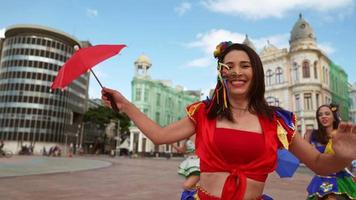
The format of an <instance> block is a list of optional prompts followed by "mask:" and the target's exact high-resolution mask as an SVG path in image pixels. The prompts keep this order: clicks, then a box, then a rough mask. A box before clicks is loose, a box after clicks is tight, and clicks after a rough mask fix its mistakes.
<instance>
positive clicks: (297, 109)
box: [260, 15, 331, 135]
mask: <svg viewBox="0 0 356 200" xmlns="http://www.w3.org/2000/svg"><path fill="white" fill-rule="evenodd" d="M289 44H290V47H289V50H288V49H286V48H283V49H279V48H277V47H276V46H274V45H273V44H271V43H269V42H268V44H267V45H266V46H265V47H264V48H263V49H262V51H261V52H260V57H261V60H262V63H263V66H264V72H265V84H266V100H267V102H268V103H269V104H270V105H276V106H281V107H283V108H285V109H287V110H291V111H293V112H294V113H295V114H296V116H297V121H298V123H297V129H298V131H299V132H300V133H301V134H302V135H303V134H304V133H305V131H306V130H307V129H312V128H317V123H316V120H315V119H316V118H315V117H316V116H315V111H316V109H317V107H318V106H320V105H322V104H327V103H331V91H330V86H329V73H330V64H331V60H330V59H329V58H328V57H327V55H326V54H325V53H324V52H323V51H322V50H321V49H319V48H318V46H317V42H316V38H315V35H314V31H313V29H312V27H311V26H310V25H309V23H308V22H306V21H305V19H304V18H303V17H302V15H300V16H299V19H298V21H297V22H296V23H295V25H294V27H293V29H292V31H291V36H290V41H289Z"/></svg>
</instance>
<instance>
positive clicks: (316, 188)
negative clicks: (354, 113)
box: [305, 104, 356, 200]
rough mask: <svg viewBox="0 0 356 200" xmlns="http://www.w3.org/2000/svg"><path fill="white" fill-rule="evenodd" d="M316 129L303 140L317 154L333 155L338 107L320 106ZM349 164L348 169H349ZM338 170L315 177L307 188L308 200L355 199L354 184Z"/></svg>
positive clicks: (346, 171)
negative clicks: (311, 146) (309, 144)
mask: <svg viewBox="0 0 356 200" xmlns="http://www.w3.org/2000/svg"><path fill="white" fill-rule="evenodd" d="M316 119H317V122H318V129H315V130H313V131H312V132H308V134H306V136H305V138H306V140H307V141H308V142H310V143H311V144H312V145H313V146H314V147H315V148H316V149H317V150H318V151H319V152H321V153H328V154H334V151H333V149H332V138H333V137H334V135H335V134H336V129H337V127H338V126H339V124H340V116H339V114H338V106H337V105H335V104H330V105H321V106H320V107H319V108H318V109H317V111H316ZM351 166H352V165H351V163H350V168H351ZM349 172H350V171H349V170H348V169H347V168H345V170H340V171H339V172H337V173H332V174H328V175H327V176H322V175H315V176H314V177H313V179H312V180H311V182H310V184H309V185H308V187H307V191H308V197H307V199H308V200H319V199H329V200H339V199H341V200H347V199H356V183H355V182H354V180H353V177H352V176H351V174H350V173H349Z"/></svg>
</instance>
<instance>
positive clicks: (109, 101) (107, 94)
mask: <svg viewBox="0 0 356 200" xmlns="http://www.w3.org/2000/svg"><path fill="white" fill-rule="evenodd" d="M101 95H102V96H101V99H102V100H103V102H104V104H105V105H106V106H108V107H111V108H112V109H113V110H115V111H119V110H123V107H124V105H125V104H127V103H129V101H128V100H127V99H126V98H125V97H124V96H123V95H122V94H121V93H120V92H118V91H116V90H112V89H109V88H103V89H102V90H101Z"/></svg>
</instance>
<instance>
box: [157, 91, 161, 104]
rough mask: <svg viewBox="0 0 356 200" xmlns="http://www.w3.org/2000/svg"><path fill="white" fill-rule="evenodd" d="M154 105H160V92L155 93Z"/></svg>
mask: <svg viewBox="0 0 356 200" xmlns="http://www.w3.org/2000/svg"><path fill="white" fill-rule="evenodd" d="M156 105H157V106H160V105H161V94H160V93H157V99H156Z"/></svg>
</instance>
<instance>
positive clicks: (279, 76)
mask: <svg viewBox="0 0 356 200" xmlns="http://www.w3.org/2000/svg"><path fill="white" fill-rule="evenodd" d="M276 83H277V84H279V83H283V70H282V68H280V67H277V69H276Z"/></svg>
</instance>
